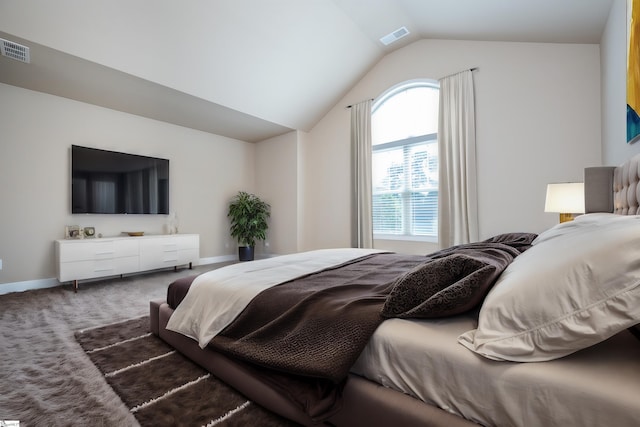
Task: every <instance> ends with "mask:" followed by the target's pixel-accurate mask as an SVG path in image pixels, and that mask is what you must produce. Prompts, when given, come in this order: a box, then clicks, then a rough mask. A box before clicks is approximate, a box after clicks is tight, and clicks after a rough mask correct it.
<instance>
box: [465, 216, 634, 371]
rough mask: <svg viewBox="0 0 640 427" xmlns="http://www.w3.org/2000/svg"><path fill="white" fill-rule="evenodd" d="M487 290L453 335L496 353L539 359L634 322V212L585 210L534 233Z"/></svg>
mask: <svg viewBox="0 0 640 427" xmlns="http://www.w3.org/2000/svg"><path fill="white" fill-rule="evenodd" d="M533 243H534V244H533V246H532V247H531V248H530V249H529V250H528V251H526V252H525V253H523V254H522V255H519V256H518V257H517V258H516V259H515V260H514V261H513V263H511V264H510V265H509V266H508V267H507V268H506V270H505V271H504V272H503V273H502V275H501V276H500V278H499V279H498V281H497V282H496V284H495V286H494V287H493V289H492V290H491V292H489V294H488V295H487V297H486V299H485V301H484V303H483V305H482V308H481V310H480V315H479V319H478V328H477V329H475V330H472V331H468V332H466V333H464V334H462V335H461V336H460V337H459V338H458V342H459V343H460V344H462V345H464V346H465V347H467V348H468V349H470V350H471V351H474V352H476V353H478V354H480V355H482V356H485V357H487V358H489V359H494V360H511V361H517V362H538V361H545V360H552V359H557V358H560V357H563V356H566V355H568V354H571V353H573V352H575V351H578V350H580V349H583V348H585V347H588V346H591V345H594V344H596V343H598V342H600V341H603V340H605V339H607V338H609V337H610V336H612V335H615V334H616V333H618V332H620V331H622V330H624V329H626V328H628V327H630V326H632V325H635V324H636V323H638V322H640V217H639V216H618V215H615V216H614V215H596V216H589V215H585V216H584V218H582V219H581V220H579V221H572V222H567V223H562V224H559V225H557V226H555V227H553V228H551V229H549V230H547V231H545V232H544V233H542V234H540V235H539V236H538V238H537V239H536V240H535V241H534V242H533Z"/></svg>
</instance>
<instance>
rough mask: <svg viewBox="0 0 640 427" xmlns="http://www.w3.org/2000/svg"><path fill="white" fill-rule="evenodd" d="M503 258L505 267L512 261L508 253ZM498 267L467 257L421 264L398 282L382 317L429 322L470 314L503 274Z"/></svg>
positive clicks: (457, 256)
mask: <svg viewBox="0 0 640 427" xmlns="http://www.w3.org/2000/svg"><path fill="white" fill-rule="evenodd" d="M498 257H500V256H498ZM503 257H504V259H505V261H506V263H505V264H504V265H505V266H506V264H508V263H509V262H510V261H511V260H512V259H513V258H512V257H511V255H510V254H509V253H508V252H504V255H503ZM496 264H499V263H493V262H490V261H489V260H482V259H478V258H474V257H472V256H469V255H466V254H451V255H448V256H445V257H443V258H438V259H435V260H432V261H428V262H426V263H424V264H420V265H418V266H417V267H415V268H413V269H412V270H410V271H409V272H407V273H405V274H404V275H402V276H400V277H399V278H398V279H397V280H396V282H395V283H394V287H393V289H392V291H391V293H390V294H389V296H388V297H387V300H386V302H385V305H384V307H383V308H382V312H381V314H382V316H384V317H400V318H410V317H422V318H430V317H443V316H452V315H455V314H460V313H463V312H465V311H468V310H470V309H472V308H474V307H475V306H476V305H478V304H479V303H481V302H482V300H483V299H484V297H485V296H486V294H487V292H488V291H489V289H490V288H491V286H493V283H494V282H495V281H496V279H497V277H498V275H499V274H500V273H501V272H502V270H503V268H499V266H497V265H496Z"/></svg>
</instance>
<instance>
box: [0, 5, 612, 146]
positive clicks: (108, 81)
mask: <svg viewBox="0 0 640 427" xmlns="http://www.w3.org/2000/svg"><path fill="white" fill-rule="evenodd" d="M613 1H621V0H304V1H301V0H185V1H180V2H177V1H175V0H138V1H136V2H131V1H129V0H111V1H105V2H87V1H86V0H56V1H55V2H49V1H46V0H21V1H9V0H0V30H1V31H0V37H1V38H5V39H9V40H11V41H14V42H17V43H21V44H24V45H26V46H29V47H30V48H31V64H24V63H20V62H17V61H15V60H12V59H9V58H6V57H0V82H4V83H8V84H12V85H15V86H20V87H25V88H28V89H33V90H37V91H41V92H46V93H51V94H55V95H58V96H63V97H67V98H71V99H76V100H79V101H83V102H88V103H92V104H96V105H100V106H104V107H107V108H113V109H115V110H119V111H125V112H129V113H133V114H137V115H140V116H144V117H149V118H153V119H157V120H162V121H166V122H169V123H175V124H178V125H182V126H187V127H191V128H194V129H199V130H203V131H206V132H211V133H215V134H219V135H224V136H229V137H231V138H236V139H241V140H244V141H250V142H255V141H260V140H263V139H266V138H269V137H272V136H275V135H279V134H282V133H285V132H288V131H290V130H293V129H299V130H304V131H308V130H310V129H311V128H312V127H313V126H314V125H315V124H316V123H317V122H318V121H319V120H320V119H321V118H322V117H323V116H324V115H325V114H326V113H327V112H328V111H329V109H331V107H333V106H334V105H335V104H336V102H338V101H339V100H340V99H341V98H342V97H343V96H344V95H345V93H346V92H347V91H348V90H349V89H350V88H351V87H352V86H353V85H354V84H355V83H356V82H357V81H358V80H359V79H360V78H361V77H362V76H363V75H364V74H365V73H366V72H367V71H368V70H369V69H370V68H371V67H372V66H373V65H375V63H376V62H378V61H379V60H380V59H381V58H382V57H383V56H384V55H386V54H387V53H389V52H391V51H393V50H395V49H398V48H400V47H403V46H405V45H407V44H409V43H411V42H413V41H415V40H418V39H422V38H432V39H458V40H485V41H515V42H542V43H546V42H553V43H588V44H598V43H599V42H600V38H601V36H602V32H603V30H604V27H605V24H606V21H607V18H608V15H609V10H610V9H611V4H612V2H613ZM401 26H405V27H407V28H408V29H409V31H410V34H409V35H408V36H407V37H405V38H403V39H401V40H399V41H398V42H396V43H394V44H392V45H390V46H384V45H383V44H382V43H380V41H379V39H380V37H382V36H384V35H386V34H388V33H390V32H392V31H394V30H396V29H398V28H399V27H401Z"/></svg>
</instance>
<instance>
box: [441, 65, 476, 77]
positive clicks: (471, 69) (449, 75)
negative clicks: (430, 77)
mask: <svg viewBox="0 0 640 427" xmlns="http://www.w3.org/2000/svg"><path fill="white" fill-rule="evenodd" d="M477 69H478V67H473V68H468V69H466V70H462V71H458V72H457V73H453V74H448V75H446V76H444V77H440V78H439V79H438V80H442V79H445V78H447V77H451V76H455V75H456V74H460V73H462V72H464V71H476V70H477Z"/></svg>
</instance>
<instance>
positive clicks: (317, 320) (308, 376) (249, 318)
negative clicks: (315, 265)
mask: <svg viewBox="0 0 640 427" xmlns="http://www.w3.org/2000/svg"><path fill="white" fill-rule="evenodd" d="M509 236H511V237H513V238H509V239H505V238H503V237H501V238H500V239H496V238H493V239H489V240H488V241H485V242H480V243H474V244H470V245H460V246H458V247H455V248H450V249H447V250H444V251H439V252H436V253H434V254H431V255H429V256H427V257H424V256H417V255H399V254H389V253H385V254H375V255H370V256H367V257H365V258H361V259H358V260H356V261H354V262H351V263H347V264H345V265H342V266H340V267H339V268H330V269H327V270H324V271H322V272H319V273H315V274H311V275H309V276H306V277H304V278H302V279H296V280H293V281H290V282H287V283H284V284H281V285H278V286H275V287H273V288H270V289H267V290H265V291H263V292H262V293H261V294H259V295H258V296H257V297H256V298H254V300H253V301H252V302H251V303H250V304H249V305H248V306H247V307H246V309H245V310H244V311H243V312H242V313H241V314H240V316H238V318H236V320H235V321H234V322H233V323H232V324H231V325H229V326H228V327H227V328H226V329H225V330H224V331H223V332H222V333H221V334H220V335H218V336H217V337H215V338H214V339H213V340H212V341H211V343H210V345H211V346H212V347H214V348H216V349H218V350H219V351H221V352H223V353H226V354H229V355H232V356H234V357H235V358H238V359H240V360H243V361H246V362H249V363H251V364H253V365H256V366H258V367H264V368H268V369H269V371H264V372H262V376H263V379H265V380H266V381H269V382H270V383H272V385H274V386H275V387H277V388H279V389H280V390H281V391H282V392H283V393H285V394H289V395H290V397H292V398H293V399H294V400H295V401H297V402H298V403H299V404H300V405H301V407H302V408H303V410H305V411H306V412H307V413H308V414H309V415H310V416H311V417H313V418H316V419H322V418H324V417H327V416H330V415H331V413H333V411H334V410H335V409H337V406H336V403H337V402H338V400H339V394H340V387H339V386H338V387H336V386H335V385H339V384H341V383H342V382H343V381H344V380H345V379H346V377H347V374H348V372H349V369H350V367H351V366H352V365H353V363H354V362H355V361H356V359H357V358H358V356H359V355H360V353H361V352H362V350H363V349H364V347H365V346H366V344H367V342H368V340H369V338H370V337H371V335H372V334H373V332H374V331H375V330H376V328H377V327H378V325H379V324H380V323H381V322H382V321H383V320H384V317H383V316H382V314H381V311H382V309H383V307H385V303H386V302H387V299H388V297H389V296H390V295H392V293H393V291H394V289H395V288H396V287H398V286H399V284H400V285H402V284H403V283H402V282H403V278H406V276H407V274H408V273H410V272H412V271H415V270H416V269H420V270H427V271H428V269H429V264H433V265H435V266H437V267H435V268H436V269H437V270H438V271H439V272H440V273H442V272H446V270H447V269H456V271H455V272H454V274H445V276H446V277H445V280H439V282H438V284H437V286H435V287H434V286H431V291H429V292H428V295H426V297H427V298H432V297H433V296H434V295H436V294H438V292H440V291H443V290H446V289H448V288H450V287H451V286H454V287H457V289H456V290H455V292H452V293H451V295H450V296H456V295H457V296H458V297H459V298H461V299H462V301H461V303H460V304H454V305H455V306H456V307H458V311H457V312H460V311H459V307H464V310H467V309H470V308H473V307H474V306H476V305H478V304H479V303H481V302H482V299H483V298H484V296H485V295H486V293H487V292H488V291H489V289H490V288H491V286H492V285H493V283H494V282H495V280H496V279H497V277H498V276H499V274H500V273H501V272H502V270H504V268H506V266H507V265H508V264H509V263H510V262H511V261H512V260H513V258H514V257H515V256H517V255H518V254H519V253H520V252H521V251H523V250H525V249H526V248H528V244H530V243H531V241H532V240H533V238H534V237H535V235H529V234H526V235H524V234H517V235H509ZM523 236H524V237H523ZM445 258H446V262H444V263H443V262H442V261H440V262H438V260H442V259H445ZM427 276H428V274H427ZM405 282H406V280H405ZM416 283H417V285H416ZM460 283H462V285H460ZM405 284H406V283H405ZM412 287H414V288H415V287H417V288H420V282H419V281H417V282H416V281H415V280H414V281H413V283H412ZM465 287H470V288H473V290H472V292H466V293H465V292H464V289H465ZM418 294H420V292H418ZM424 297H425V295H422V296H421V298H424ZM438 299H440V300H442V301H448V303H451V301H450V298H449V297H448V298H438V297H437V295H436V298H435V299H434V301H437V300H438ZM405 300H406V298H405ZM416 303H417V304H416ZM410 304H413V306H416V305H417V306H420V305H422V302H421V301H410ZM424 309H425V308H424V307H422V308H421V310H422V311H424ZM428 310H429V308H428V307H427V315H423V316H420V317H433V316H429V313H428ZM445 311H447V310H445ZM448 311H449V312H448V313H447V312H445V313H440V314H438V315H450V314H455V312H451V310H448ZM454 311H455V310H454ZM385 315H387V316H389V313H385ZM391 315H393V314H391ZM404 317H407V316H404ZM282 374H285V375H282Z"/></svg>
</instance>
